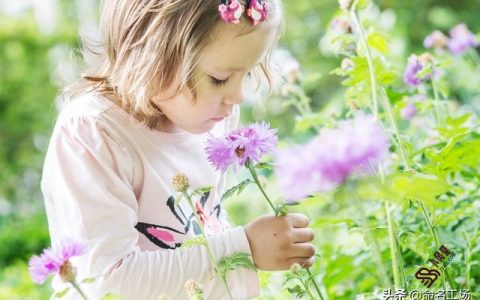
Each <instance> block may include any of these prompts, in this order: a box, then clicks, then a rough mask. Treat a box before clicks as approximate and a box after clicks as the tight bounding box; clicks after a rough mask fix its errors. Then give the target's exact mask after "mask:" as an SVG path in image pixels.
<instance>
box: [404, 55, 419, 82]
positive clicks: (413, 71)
mask: <svg viewBox="0 0 480 300" xmlns="http://www.w3.org/2000/svg"><path fill="white" fill-rule="evenodd" d="M422 70H423V66H422V64H421V63H420V61H419V59H418V56H416V55H415V54H412V55H410V57H409V58H408V63H407V67H406V68H405V72H404V73H403V80H404V81H405V83H406V84H408V85H410V86H417V85H419V84H420V83H421V82H422V80H421V79H420V78H418V77H417V74H418V73H419V72H420V71H422Z"/></svg>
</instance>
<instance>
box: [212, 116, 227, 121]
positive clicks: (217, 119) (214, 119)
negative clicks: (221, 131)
mask: <svg viewBox="0 0 480 300" xmlns="http://www.w3.org/2000/svg"><path fill="white" fill-rule="evenodd" d="M223 119H225V117H220V118H211V119H210V120H213V121H222V120H223Z"/></svg>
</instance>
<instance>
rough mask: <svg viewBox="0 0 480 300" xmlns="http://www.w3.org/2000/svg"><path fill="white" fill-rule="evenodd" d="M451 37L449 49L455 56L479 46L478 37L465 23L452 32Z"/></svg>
mask: <svg viewBox="0 0 480 300" xmlns="http://www.w3.org/2000/svg"><path fill="white" fill-rule="evenodd" d="M450 37H451V39H450V40H449V41H448V49H449V50H450V52H452V54H455V55H460V54H462V53H463V52H465V51H467V50H468V49H470V48H475V47H477V46H478V45H479V42H478V39H477V37H476V36H475V35H474V34H473V33H472V32H470V30H468V28H467V26H466V25H465V24H463V23H462V24H458V25H456V26H455V27H453V28H452V29H451V30H450Z"/></svg>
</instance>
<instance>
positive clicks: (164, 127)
mask: <svg viewBox="0 0 480 300" xmlns="http://www.w3.org/2000/svg"><path fill="white" fill-rule="evenodd" d="M103 96H104V97H105V98H106V99H108V100H109V101H111V102H112V103H114V104H115V105H116V106H118V107H119V108H121V109H122V110H123V111H125V112H126V113H129V112H128V111H126V110H125V108H124V107H123V105H122V101H121V100H120V98H119V97H118V96H117V95H115V94H114V93H105V94H103ZM134 117H135V119H136V120H137V121H139V122H142V120H140V119H139V118H138V117H136V116H134ZM152 129H153V130H158V131H162V132H167V133H178V132H182V131H183V130H182V129H180V128H178V127H177V126H175V124H173V123H172V122H171V121H170V120H168V119H164V120H162V122H159V125H158V126H157V127H156V128H152Z"/></svg>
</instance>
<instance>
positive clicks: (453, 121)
mask: <svg viewBox="0 0 480 300" xmlns="http://www.w3.org/2000/svg"><path fill="white" fill-rule="evenodd" d="M471 116H472V114H471V113H465V114H463V115H461V116H458V117H456V118H453V117H448V118H447V119H446V120H445V123H446V124H447V125H448V126H451V127H455V128H458V127H460V126H462V125H463V124H465V122H466V121H467V120H468V119H469V118H470V117H471Z"/></svg>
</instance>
